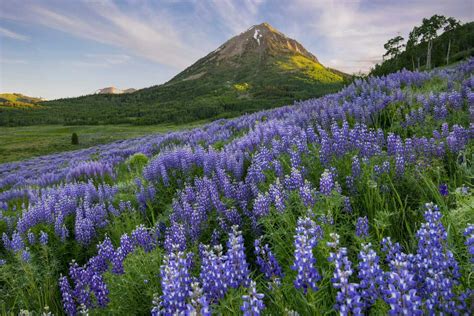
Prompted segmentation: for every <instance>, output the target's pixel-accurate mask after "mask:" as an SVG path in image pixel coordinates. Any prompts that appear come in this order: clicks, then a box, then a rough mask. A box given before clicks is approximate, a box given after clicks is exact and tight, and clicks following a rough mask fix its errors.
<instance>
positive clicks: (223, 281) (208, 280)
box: [200, 245, 229, 303]
mask: <svg viewBox="0 0 474 316" xmlns="http://www.w3.org/2000/svg"><path fill="white" fill-rule="evenodd" d="M201 258H202V259H201V260H202V261H201V273H200V280H201V283H202V288H203V290H204V293H205V294H206V297H207V298H208V299H209V301H210V302H211V303H213V302H215V301H217V300H218V299H220V298H222V297H224V295H225V293H226V292H227V289H228V287H229V282H228V280H227V277H226V276H227V271H226V268H227V266H226V261H227V258H226V256H224V255H223V253H222V246H221V245H216V246H214V247H213V248H211V247H209V246H205V245H202V246H201Z"/></svg>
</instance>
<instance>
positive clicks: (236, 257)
mask: <svg viewBox="0 0 474 316" xmlns="http://www.w3.org/2000/svg"><path fill="white" fill-rule="evenodd" d="M227 248H228V250H227V262H226V272H227V276H226V278H227V280H229V285H230V286H231V287H233V288H238V287H239V286H240V285H244V286H246V285H247V284H248V282H249V273H250V271H249V267H248V263H247V260H246V259H245V247H244V238H243V237H242V232H241V231H239V230H238V227H237V226H236V225H235V226H233V227H232V231H231V232H230V233H229V241H228V242H227Z"/></svg>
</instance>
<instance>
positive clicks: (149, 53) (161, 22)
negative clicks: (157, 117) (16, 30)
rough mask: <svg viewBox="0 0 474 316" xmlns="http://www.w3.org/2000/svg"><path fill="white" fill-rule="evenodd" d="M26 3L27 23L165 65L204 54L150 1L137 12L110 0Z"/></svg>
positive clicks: (182, 63)
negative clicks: (102, 44)
mask: <svg viewBox="0 0 474 316" xmlns="http://www.w3.org/2000/svg"><path fill="white" fill-rule="evenodd" d="M20 4H23V3H20ZM68 4H71V2H68ZM23 6H24V7H23V10H22V14H24V15H23V22H25V23H36V24H41V25H43V26H46V27H49V28H52V29H56V30H59V31H63V32H67V33H70V34H72V35H74V36H77V37H82V38H86V39H90V40H94V41H97V42H100V43H105V44H109V45H113V46H116V47H119V48H122V49H125V50H126V51H129V52H132V53H134V54H136V55H138V56H141V57H144V58H146V59H149V60H152V61H154V62H157V63H161V64H163V65H167V66H172V67H175V68H183V67H185V66H188V65H189V64H190V62H192V61H194V60H195V59H196V58H197V57H199V56H200V55H201V52H200V50H199V49H195V48H193V47H191V46H189V45H187V44H186V41H185V39H184V37H183V36H182V34H181V33H180V32H179V30H176V29H174V28H173V27H172V25H173V21H172V20H171V19H170V18H169V17H168V16H167V15H166V14H164V13H162V12H160V11H157V10H154V9H153V8H150V7H148V6H147V4H143V5H142V6H139V4H137V5H136V8H135V9H134V11H127V10H126V9H124V8H121V7H118V6H117V5H115V4H114V3H113V2H111V1H100V2H92V1H91V2H89V1H85V2H76V3H72V5H71V6H73V7H70V6H65V7H67V8H66V9H64V8H63V9H61V5H52V4H51V3H41V5H40V4H39V3H37V2H32V3H27V4H23ZM74 6H75V7H74ZM19 7H20V8H19ZM21 7H22V6H21V5H18V6H13V5H12V6H10V7H7V9H8V10H9V11H8V10H7V13H6V14H3V16H7V17H11V16H13V19H18V15H17V14H15V13H16V12H18V10H19V9H21Z"/></svg>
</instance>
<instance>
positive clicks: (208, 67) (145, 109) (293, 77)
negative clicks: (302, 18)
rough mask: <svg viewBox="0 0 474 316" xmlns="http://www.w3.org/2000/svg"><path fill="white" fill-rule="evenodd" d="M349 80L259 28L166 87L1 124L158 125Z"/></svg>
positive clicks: (309, 93) (306, 94)
mask: <svg viewBox="0 0 474 316" xmlns="http://www.w3.org/2000/svg"><path fill="white" fill-rule="evenodd" d="M345 77H346V76H345V74H343V73H341V72H338V71H335V70H331V69H328V68H326V67H324V66H323V65H322V64H321V63H320V62H319V61H318V59H317V58H316V57H315V56H314V55H313V54H311V53H310V52H308V51H307V50H306V49H305V48H304V47H303V46H302V45H301V44H300V43H298V42H297V41H296V40H293V39H290V38H288V37H286V36H285V35H284V34H282V33H280V32H279V31H277V30H276V29H274V28H273V27H272V26H270V25H269V24H267V23H262V24H260V25H255V26H253V27H251V28H249V29H248V30H247V31H245V32H243V33H241V34H239V35H237V36H235V37H233V38H231V39H230V40H228V41H227V42H226V43H224V44H223V45H221V46H220V47H219V48H217V49H216V50H215V51H213V52H211V53H210V54H208V55H207V56H205V57H203V58H202V59H200V60H198V61H197V62H196V63H194V64H193V65H191V66H190V67H188V68H187V69H185V70H184V71H183V72H181V73H179V74H178V75H176V76H175V77H174V78H172V79H171V80H170V81H168V82H167V83H165V84H163V85H159V86H153V87H150V88H146V89H141V90H138V91H136V92H134V93H130V94H121V95H112V94H106V95H89V96H83V97H79V98H69V99H60V100H54V101H49V102H44V103H42V105H43V106H44V109H42V110H40V111H39V110H38V111H27V112H26V111H18V110H9V111H4V113H2V115H1V117H0V125H10V126H15V125H31V124H44V123H51V124H115V123H132V124H156V123H162V122H168V123H183V122H190V121H195V120H200V119H208V118H220V117H231V116H236V115H238V114H241V113H245V112H254V111H258V110H261V109H265V108H270V107H277V106H281V105H284V104H288V103H292V102H293V100H301V99H307V98H310V97H317V96H321V95H324V94H327V93H330V92H335V91H337V90H339V89H340V88H341V87H342V86H343V83H344V80H345Z"/></svg>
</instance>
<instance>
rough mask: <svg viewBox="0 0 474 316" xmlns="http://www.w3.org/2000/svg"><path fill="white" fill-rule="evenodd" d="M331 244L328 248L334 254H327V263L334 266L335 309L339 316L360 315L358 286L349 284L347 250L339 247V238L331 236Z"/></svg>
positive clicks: (360, 303)
mask: <svg viewBox="0 0 474 316" xmlns="http://www.w3.org/2000/svg"><path fill="white" fill-rule="evenodd" d="M331 238H332V240H333V241H332V242H329V243H328V246H329V247H331V248H334V250H335V252H331V253H330V254H329V258H328V260H329V262H332V263H333V264H334V266H335V268H334V274H333V278H332V279H331V282H332V284H333V287H334V288H335V289H338V290H339V291H338V292H337V294H336V305H335V308H336V309H337V310H338V311H339V313H340V314H341V315H349V314H353V315H362V306H363V303H362V302H361V296H360V294H359V292H358V288H359V284H357V283H350V282H349V278H350V276H351V275H352V273H353V270H352V268H351V262H350V261H349V258H348V257H347V248H344V247H342V248H341V247H339V236H338V235H337V234H334V233H332V234H331Z"/></svg>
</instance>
